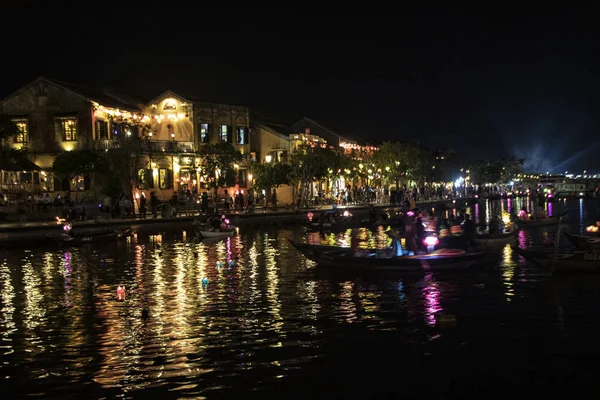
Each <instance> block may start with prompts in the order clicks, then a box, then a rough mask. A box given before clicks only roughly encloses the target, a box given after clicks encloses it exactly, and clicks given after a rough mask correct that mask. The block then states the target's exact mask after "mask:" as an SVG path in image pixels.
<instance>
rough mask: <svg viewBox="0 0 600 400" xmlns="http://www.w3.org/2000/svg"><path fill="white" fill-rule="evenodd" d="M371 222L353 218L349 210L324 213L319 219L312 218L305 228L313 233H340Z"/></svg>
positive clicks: (334, 210) (305, 224)
mask: <svg viewBox="0 0 600 400" xmlns="http://www.w3.org/2000/svg"><path fill="white" fill-rule="evenodd" d="M370 224H371V221H370V220H368V219H366V220H361V219H358V218H356V217H353V216H352V214H351V213H350V212H349V211H348V210H342V209H333V210H327V211H323V212H322V213H321V214H320V215H319V216H318V217H314V218H313V217H312V216H311V217H310V220H309V221H307V222H305V223H304V226H305V227H306V228H308V229H309V230H312V231H340V230H342V231H343V230H346V229H353V228H360V227H362V226H367V225H370Z"/></svg>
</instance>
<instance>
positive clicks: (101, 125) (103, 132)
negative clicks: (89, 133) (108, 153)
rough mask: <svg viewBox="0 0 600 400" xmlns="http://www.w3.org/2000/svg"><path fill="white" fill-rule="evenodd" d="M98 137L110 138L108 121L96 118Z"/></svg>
mask: <svg viewBox="0 0 600 400" xmlns="http://www.w3.org/2000/svg"><path fill="white" fill-rule="evenodd" d="M96 139H98V140H100V139H108V122H106V121H102V120H100V119H98V120H96Z"/></svg>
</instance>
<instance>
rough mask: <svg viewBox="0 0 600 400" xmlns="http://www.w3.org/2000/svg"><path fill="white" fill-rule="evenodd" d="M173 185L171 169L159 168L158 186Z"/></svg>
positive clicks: (169, 187) (168, 186) (167, 186)
mask: <svg viewBox="0 0 600 400" xmlns="http://www.w3.org/2000/svg"><path fill="white" fill-rule="evenodd" d="M172 187H173V170H170V169H166V168H160V169H159V170H158V188H159V189H171V188H172Z"/></svg>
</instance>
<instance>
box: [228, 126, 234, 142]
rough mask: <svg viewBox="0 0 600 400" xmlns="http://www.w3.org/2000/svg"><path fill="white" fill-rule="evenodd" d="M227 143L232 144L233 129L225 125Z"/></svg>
mask: <svg viewBox="0 0 600 400" xmlns="http://www.w3.org/2000/svg"><path fill="white" fill-rule="evenodd" d="M227 143H233V129H231V125H227Z"/></svg>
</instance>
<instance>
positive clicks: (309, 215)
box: [306, 212, 314, 222]
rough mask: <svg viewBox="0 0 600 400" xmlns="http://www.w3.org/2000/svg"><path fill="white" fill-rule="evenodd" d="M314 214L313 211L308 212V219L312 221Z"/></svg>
mask: <svg viewBox="0 0 600 400" xmlns="http://www.w3.org/2000/svg"><path fill="white" fill-rule="evenodd" d="M313 215H314V214H313V213H311V212H309V213H308V214H306V216H307V217H308V220H309V221H310V222H312V219H313Z"/></svg>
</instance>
